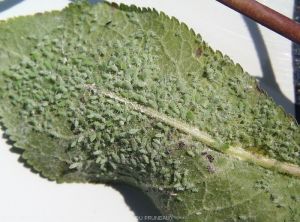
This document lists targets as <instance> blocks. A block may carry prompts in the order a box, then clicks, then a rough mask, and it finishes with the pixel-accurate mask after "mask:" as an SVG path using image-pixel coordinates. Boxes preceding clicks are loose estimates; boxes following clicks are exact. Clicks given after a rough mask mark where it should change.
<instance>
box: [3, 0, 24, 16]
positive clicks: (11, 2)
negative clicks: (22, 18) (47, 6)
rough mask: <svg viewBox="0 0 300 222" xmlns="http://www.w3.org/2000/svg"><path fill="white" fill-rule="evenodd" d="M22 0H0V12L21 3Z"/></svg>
mask: <svg viewBox="0 0 300 222" xmlns="http://www.w3.org/2000/svg"><path fill="white" fill-rule="evenodd" d="M22 1H24V0H4V1H0V13H1V12H3V11H5V10H7V9H9V8H11V7H13V6H15V5H17V4H19V3H21V2H22Z"/></svg>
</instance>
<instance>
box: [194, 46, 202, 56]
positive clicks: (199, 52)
mask: <svg viewBox="0 0 300 222" xmlns="http://www.w3.org/2000/svg"><path fill="white" fill-rule="evenodd" d="M201 55H202V48H201V47H198V48H197V49H196V51H195V56H196V57H197V58H199V57H200V56H201Z"/></svg>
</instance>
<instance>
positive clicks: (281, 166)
mask: <svg viewBox="0 0 300 222" xmlns="http://www.w3.org/2000/svg"><path fill="white" fill-rule="evenodd" d="M96 92H97V93H98V94H99V95H103V96H105V97H107V98H110V99H113V100H115V101H117V102H119V103H122V104H124V105H126V106H127V107H128V108H130V109H133V110H135V111H137V112H140V113H143V114H145V115H147V116H149V117H150V118H153V119H156V120H159V121H161V122H163V123H165V124H167V125H169V126H171V127H174V128H175V129H177V130H179V131H181V132H184V133H186V134H188V135H190V136H192V137H194V138H195V139H197V140H198V141H200V142H202V143H204V144H206V145H207V146H208V147H209V148H211V149H212V150H215V151H218V152H221V153H223V154H227V155H228V156H231V157H234V158H237V159H239V160H241V161H247V162H251V163H253V164H255V165H258V166H261V167H264V168H266V169H271V170H274V171H278V172H280V173H284V174H288V175H291V176H295V177H299V178H300V166H298V165H296V164H292V163H288V162H284V161H278V160H276V159H273V158H269V157H266V156H263V155H261V154H257V153H253V152H249V151H247V150H245V149H243V148H242V147H241V146H228V147H227V148H226V149H222V148H221V147H222V145H220V143H218V142H217V140H215V139H214V138H212V137H211V136H210V135H209V134H207V133H206V132H204V131H200V130H199V129H198V128H197V127H194V126H192V125H189V124H187V123H185V122H183V121H180V120H178V119H176V118H172V117H170V116H167V115H166V114H164V113H160V112H158V111H157V110H154V109H152V108H149V107H146V106H143V105H141V104H138V103H137V102H134V101H130V100H128V99H127V98H124V97H121V96H118V95H117V94H115V93H114V92H111V91H107V90H102V89H101V90H100V89H96Z"/></svg>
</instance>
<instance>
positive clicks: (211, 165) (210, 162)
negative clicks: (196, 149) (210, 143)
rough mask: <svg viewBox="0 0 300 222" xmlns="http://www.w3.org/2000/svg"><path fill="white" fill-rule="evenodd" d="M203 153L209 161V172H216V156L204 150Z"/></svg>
mask: <svg viewBox="0 0 300 222" xmlns="http://www.w3.org/2000/svg"><path fill="white" fill-rule="evenodd" d="M201 155H202V156H203V157H204V158H205V159H206V160H207V161H208V165H207V171H208V172H209V173H215V172H216V168H215V166H214V165H213V161H214V159H215V158H214V157H213V156H212V155H211V154H209V152H208V151H203V152H202V153H201Z"/></svg>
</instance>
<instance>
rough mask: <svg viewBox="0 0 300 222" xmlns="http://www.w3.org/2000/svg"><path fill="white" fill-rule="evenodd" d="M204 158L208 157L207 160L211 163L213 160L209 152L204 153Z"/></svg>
mask: <svg viewBox="0 0 300 222" xmlns="http://www.w3.org/2000/svg"><path fill="white" fill-rule="evenodd" d="M206 158H207V159H208V161H209V162H210V163H212V162H213V161H214V158H213V156H212V155H210V154H207V155H206Z"/></svg>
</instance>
